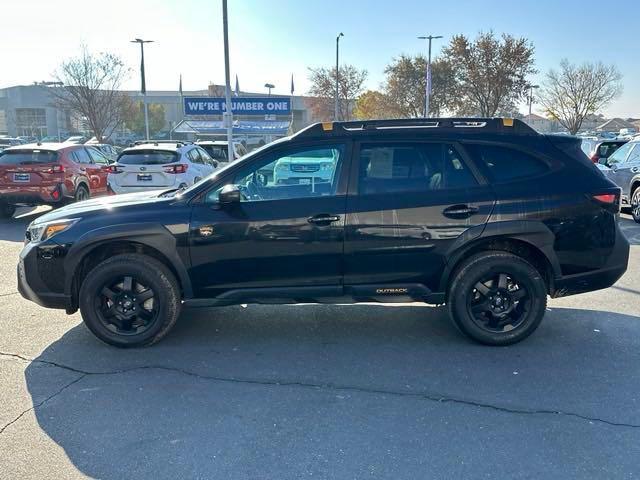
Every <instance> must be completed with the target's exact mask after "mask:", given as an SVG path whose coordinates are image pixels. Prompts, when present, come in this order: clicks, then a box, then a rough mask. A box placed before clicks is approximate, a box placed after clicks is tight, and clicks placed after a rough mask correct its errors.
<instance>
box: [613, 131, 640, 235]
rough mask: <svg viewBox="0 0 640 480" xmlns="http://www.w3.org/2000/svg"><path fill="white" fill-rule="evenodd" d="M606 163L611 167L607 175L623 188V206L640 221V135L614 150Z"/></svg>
mask: <svg viewBox="0 0 640 480" xmlns="http://www.w3.org/2000/svg"><path fill="white" fill-rule="evenodd" d="M606 165H607V166H608V167H609V168H610V169H611V171H608V172H607V177H609V178H610V179H611V180H613V181H614V182H615V183H616V184H617V185H618V186H619V187H620V188H622V206H623V207H627V208H630V209H631V214H632V215H633V219H634V220H635V221H636V222H638V223H640V188H639V187H640V137H635V138H634V139H633V140H631V141H630V142H629V143H626V144H624V145H623V146H622V147H620V148H619V149H618V150H616V151H615V152H613V154H612V155H611V156H610V157H609V158H607V161H606Z"/></svg>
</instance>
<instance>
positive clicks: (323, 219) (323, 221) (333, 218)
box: [307, 213, 340, 225]
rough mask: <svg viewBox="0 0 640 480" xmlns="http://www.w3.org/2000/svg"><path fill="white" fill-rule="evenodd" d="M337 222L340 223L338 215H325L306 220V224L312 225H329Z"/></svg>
mask: <svg viewBox="0 0 640 480" xmlns="http://www.w3.org/2000/svg"><path fill="white" fill-rule="evenodd" d="M338 221H340V217H339V216H338V215H328V214H326V213H323V214H321V215H314V216H313V217H309V218H307V222H309V223H312V224H314V225H329V224H330V223H333V222H338Z"/></svg>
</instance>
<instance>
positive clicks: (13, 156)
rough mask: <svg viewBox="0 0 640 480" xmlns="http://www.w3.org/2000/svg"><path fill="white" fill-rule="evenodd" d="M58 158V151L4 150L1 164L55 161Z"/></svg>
mask: <svg viewBox="0 0 640 480" xmlns="http://www.w3.org/2000/svg"><path fill="white" fill-rule="evenodd" d="M57 160H58V153H57V152H50V151H47V150H4V151H3V152H2V153H0V165H28V164H33V163H55V162H56V161H57Z"/></svg>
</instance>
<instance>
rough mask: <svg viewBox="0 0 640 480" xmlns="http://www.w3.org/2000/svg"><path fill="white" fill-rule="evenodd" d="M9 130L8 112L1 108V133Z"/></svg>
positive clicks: (6, 132) (3, 133) (4, 133)
mask: <svg viewBox="0 0 640 480" xmlns="http://www.w3.org/2000/svg"><path fill="white" fill-rule="evenodd" d="M8 133H9V131H8V130H7V113H6V112H5V111H4V110H0V134H2V135H6V134H8Z"/></svg>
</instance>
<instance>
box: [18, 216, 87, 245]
mask: <svg viewBox="0 0 640 480" xmlns="http://www.w3.org/2000/svg"><path fill="white" fill-rule="evenodd" d="M78 220H79V219H78V218H65V219H62V220H51V221H50V222H44V223H38V224H37V225H29V227H28V228H27V238H28V239H29V241H30V242H34V243H35V242H43V241H45V240H47V239H49V238H51V237H53V236H54V235H57V234H58V233H60V232H64V231H65V230H67V229H69V228H71V226H72V225H73V224H74V223H76V222H77V221H78Z"/></svg>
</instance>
